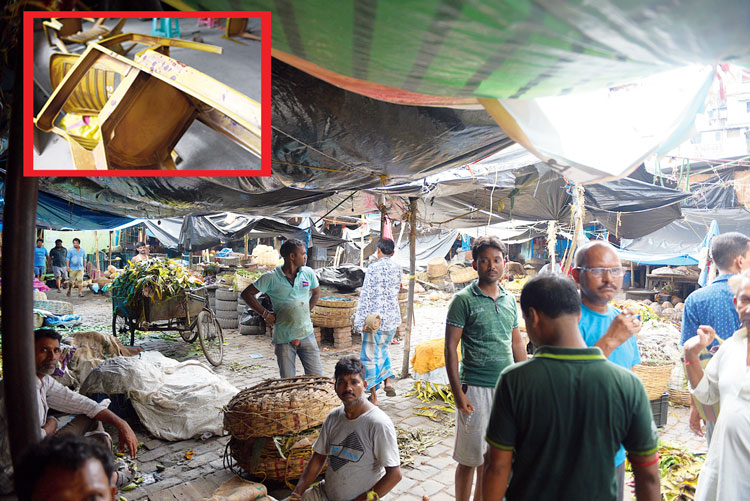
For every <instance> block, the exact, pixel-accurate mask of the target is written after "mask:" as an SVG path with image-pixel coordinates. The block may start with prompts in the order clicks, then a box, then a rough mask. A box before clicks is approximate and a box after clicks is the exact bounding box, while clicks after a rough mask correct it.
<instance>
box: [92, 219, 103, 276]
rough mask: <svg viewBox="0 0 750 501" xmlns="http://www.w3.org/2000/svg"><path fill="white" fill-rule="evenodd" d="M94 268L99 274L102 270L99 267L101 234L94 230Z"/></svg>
mask: <svg viewBox="0 0 750 501" xmlns="http://www.w3.org/2000/svg"><path fill="white" fill-rule="evenodd" d="M94 266H96V271H97V272H98V271H99V270H101V268H100V267H99V232H98V231H96V230H94ZM91 278H93V277H91Z"/></svg>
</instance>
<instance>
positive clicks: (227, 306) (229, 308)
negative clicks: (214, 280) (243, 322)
mask: <svg viewBox="0 0 750 501" xmlns="http://www.w3.org/2000/svg"><path fill="white" fill-rule="evenodd" d="M215 304H216V307H215V308H214V311H215V312H216V318H217V319H218V321H219V325H221V328H222V329H236V328H237V326H238V325H239V321H238V320H237V318H238V314H237V308H238V306H237V293H236V292H235V291H234V290H233V289H229V288H220V289H216V303H215Z"/></svg>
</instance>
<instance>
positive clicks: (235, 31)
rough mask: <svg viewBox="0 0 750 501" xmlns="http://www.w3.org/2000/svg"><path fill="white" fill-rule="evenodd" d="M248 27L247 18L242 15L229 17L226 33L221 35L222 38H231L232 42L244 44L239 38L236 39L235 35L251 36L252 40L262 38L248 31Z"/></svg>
mask: <svg viewBox="0 0 750 501" xmlns="http://www.w3.org/2000/svg"><path fill="white" fill-rule="evenodd" d="M246 28H247V19H246V18H241V17H229V18H227V27H226V30H225V31H224V34H223V35H222V36H221V38H226V39H227V40H231V41H232V42H236V43H238V44H242V45H244V44H243V43H242V42H240V41H239V40H235V39H234V38H233V37H242V38H249V39H251V40H260V37H259V36H257V35H253V34H252V33H248V32H247V31H245V29H246Z"/></svg>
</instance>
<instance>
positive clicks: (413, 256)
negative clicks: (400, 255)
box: [401, 197, 418, 378]
mask: <svg viewBox="0 0 750 501" xmlns="http://www.w3.org/2000/svg"><path fill="white" fill-rule="evenodd" d="M417 200H418V198H417V197H409V295H408V296H407V297H408V299H409V302H408V303H407V304H408V308H407V310H406V324H407V325H406V339H404V360H403V362H402V363H401V378H405V377H409V352H410V350H411V327H412V325H413V324H414V283H415V279H416V278H417V277H416V275H417Z"/></svg>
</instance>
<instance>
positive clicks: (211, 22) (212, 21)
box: [197, 17, 220, 28]
mask: <svg viewBox="0 0 750 501" xmlns="http://www.w3.org/2000/svg"><path fill="white" fill-rule="evenodd" d="M197 26H198V28H200V27H204V28H218V27H220V26H219V18H216V17H201V18H198V23H197Z"/></svg>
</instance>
